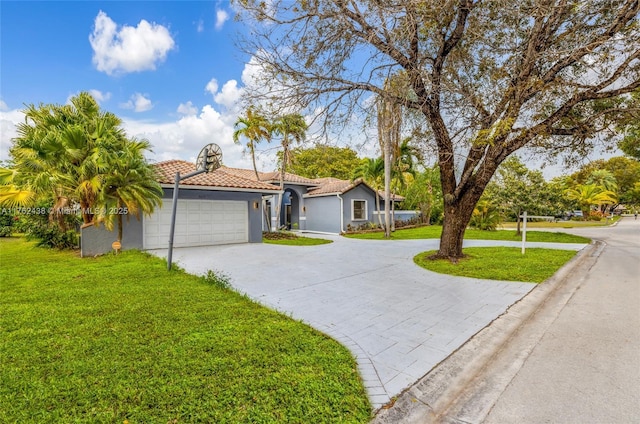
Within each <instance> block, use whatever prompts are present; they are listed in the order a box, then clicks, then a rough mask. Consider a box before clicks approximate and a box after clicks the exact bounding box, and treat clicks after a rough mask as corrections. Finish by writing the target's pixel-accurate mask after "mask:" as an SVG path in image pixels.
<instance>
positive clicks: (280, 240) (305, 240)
mask: <svg viewBox="0 0 640 424" xmlns="http://www.w3.org/2000/svg"><path fill="white" fill-rule="evenodd" d="M262 242H263V243H267V244H280V245H286V246H317V245H320V244H327V243H332V241H331V240H327V239H322V238H315V237H301V236H298V235H297V234H294V233H291V232H288V231H277V232H271V233H269V232H265V233H263V234H262Z"/></svg>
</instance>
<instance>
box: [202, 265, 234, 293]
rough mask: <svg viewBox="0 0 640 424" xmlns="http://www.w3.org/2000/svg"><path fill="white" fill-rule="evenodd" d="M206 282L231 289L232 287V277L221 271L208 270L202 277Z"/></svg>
mask: <svg viewBox="0 0 640 424" xmlns="http://www.w3.org/2000/svg"><path fill="white" fill-rule="evenodd" d="M202 279H203V280H204V282H205V283H207V284H210V285H212V286H215V287H218V288H221V289H224V290H229V289H231V277H229V276H228V275H227V274H225V273H223V272H220V271H212V270H208V271H207V275H205V276H204V277H202Z"/></svg>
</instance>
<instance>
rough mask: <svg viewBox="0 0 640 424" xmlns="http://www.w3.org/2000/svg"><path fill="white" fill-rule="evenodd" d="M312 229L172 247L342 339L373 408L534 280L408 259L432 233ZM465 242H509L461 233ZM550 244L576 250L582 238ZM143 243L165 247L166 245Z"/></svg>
mask: <svg viewBox="0 0 640 424" xmlns="http://www.w3.org/2000/svg"><path fill="white" fill-rule="evenodd" d="M322 237H324V238H330V239H332V240H333V241H334V242H333V243H331V244H325V245H320V246H278V245H268V244H242V245H226V246H211V247H197V248H180V249H175V250H174V254H173V257H174V261H175V262H177V263H178V264H179V266H181V267H182V268H184V269H185V270H186V271H187V272H190V273H193V274H205V273H206V272H207V270H216V271H221V272H224V273H226V274H227V275H229V276H230V277H231V280H232V281H231V283H232V285H233V286H234V287H235V288H236V289H237V290H238V291H240V292H242V293H246V294H247V295H248V296H249V297H251V298H253V299H255V300H256V301H258V302H260V303H262V304H264V305H267V306H270V307H272V308H275V309H277V310H279V311H282V312H284V313H286V314H289V315H291V316H292V317H293V318H295V319H300V320H303V321H304V322H306V323H308V324H310V325H311V326H313V327H315V328H317V329H319V330H320V331H323V332H325V333H326V334H328V335H330V336H332V337H333V338H335V339H336V340H338V341H340V342H341V343H343V344H344V345H345V346H347V347H348V348H349V349H350V350H351V352H352V353H353V354H354V356H355V357H356V359H357V361H358V364H359V368H360V372H361V375H362V378H363V380H364V383H365V386H366V388H367V391H368V393H369V397H370V399H371V402H372V405H373V407H374V408H376V409H377V408H379V407H381V406H382V405H384V404H386V403H388V402H389V401H390V399H391V398H392V397H394V396H396V395H398V394H399V393H401V392H402V391H403V390H404V389H406V388H407V387H409V386H410V385H412V384H413V383H414V382H416V381H417V380H418V379H420V378H421V377H422V376H424V375H425V374H426V373H428V372H429V370H431V369H432V368H433V367H434V366H435V365H437V364H438V363H439V362H441V361H442V360H444V359H445V358H446V357H448V356H449V355H450V354H451V353H452V352H454V351H455V350H456V349H458V348H459V347H460V346H461V345H462V344H463V343H465V342H466V341H467V340H468V339H469V338H470V337H471V336H473V335H474V334H476V333H477V332H478V331H480V330H481V329H482V328H484V327H485V326H487V325H488V324H489V323H491V322H492V321H493V320H494V319H496V318H497V317H498V316H500V315H501V314H503V313H504V312H505V310H506V309H507V308H509V306H511V305H512V304H513V303H514V302H516V301H518V300H519V299H521V298H522V297H523V296H524V295H526V294H527V293H529V291H530V290H531V289H532V288H533V287H535V285H534V284H530V283H518V282H499V281H489V280H477V279H470V278H462V277H453V276H448V275H442V274H435V273H432V272H429V271H426V270H424V269H422V268H420V267H418V266H417V265H415V264H414V263H413V257H414V256H415V255H416V254H418V253H420V252H422V251H425V250H430V249H435V248H437V245H438V240H397V241H369V240H355V239H348V238H344V237H339V236H322ZM466 245H467V246H495V245H512V246H519V243H509V242H499V241H498V242H496V241H470V242H469V243H468V244H466ZM528 246H529V247H536V246H541V247H547V246H550V245H549V244H545V243H542V244H537V243H529V244H528ZM554 247H559V248H564V249H572V250H579V249H581V248H583V247H584V245H581V244H574V245H568V244H562V245H556V246H554ZM151 253H154V254H156V255H158V256H161V257H166V253H167V252H166V250H157V251H152V252H151Z"/></svg>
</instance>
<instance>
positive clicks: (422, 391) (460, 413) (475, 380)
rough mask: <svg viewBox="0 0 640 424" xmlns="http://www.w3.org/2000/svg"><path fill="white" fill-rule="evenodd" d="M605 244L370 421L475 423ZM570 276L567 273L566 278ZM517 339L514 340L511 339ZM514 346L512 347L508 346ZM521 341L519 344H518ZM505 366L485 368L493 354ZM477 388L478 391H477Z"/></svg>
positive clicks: (579, 259)
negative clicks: (502, 361)
mask: <svg viewBox="0 0 640 424" xmlns="http://www.w3.org/2000/svg"><path fill="white" fill-rule="evenodd" d="M604 247H605V244H604V243H603V242H599V241H594V242H592V243H591V244H589V245H588V246H587V247H585V248H584V249H582V250H581V251H579V252H578V254H577V255H576V256H574V257H573V258H572V259H571V260H570V261H569V262H568V263H567V264H566V265H565V266H564V267H562V268H561V269H560V270H559V271H558V272H556V274H554V275H553V276H552V277H551V278H549V279H548V280H547V281H545V282H544V283H541V284H538V285H537V286H534V287H533V289H532V290H531V291H530V292H529V293H528V294H527V295H525V296H524V297H523V298H522V299H521V300H520V301H518V302H516V303H514V304H513V305H512V306H511V307H510V308H509V309H507V311H506V312H505V313H504V314H502V315H501V316H499V317H498V318H496V319H495V320H494V321H493V322H491V323H490V324H489V325H487V326H486V327H484V328H483V329H482V330H480V331H479V332H478V333H476V334H475V335H474V336H473V337H472V338H471V339H469V340H468V341H467V342H466V343H465V344H464V345H462V346H461V347H460V348H458V349H457V350H456V351H455V352H453V353H452V354H451V355H449V356H448V357H447V358H446V359H445V360H443V361H442V362H440V363H439V364H438V365H436V366H435V367H434V368H433V369H432V370H431V371H430V372H429V373H428V374H427V375H425V376H424V377H423V378H422V379H420V380H419V381H418V382H417V383H415V384H414V385H413V386H411V387H410V388H408V389H407V390H405V391H404V392H403V393H402V394H401V395H399V396H398V398H397V399H396V401H395V403H394V404H393V405H392V406H391V407H389V408H388V409H384V408H383V409H381V410H379V411H378V413H377V415H376V416H375V417H374V419H373V420H372V424H383V423H389V424H390V423H393V424H401V423H465V424H467V423H480V422H481V421H482V420H483V419H484V417H486V415H487V413H488V412H489V410H490V408H491V407H492V406H493V404H494V403H495V401H496V400H497V398H498V397H499V395H500V394H501V393H502V392H503V391H504V389H505V388H506V386H507V385H508V384H509V382H510V381H511V379H512V378H513V376H514V375H515V374H516V373H517V371H518V370H519V369H520V367H521V366H522V364H523V363H524V361H525V360H526V358H527V357H528V356H529V354H530V353H531V351H532V350H533V348H534V347H535V345H536V343H537V342H538V341H539V340H540V338H541V337H542V335H543V334H544V332H545V331H546V329H547V328H548V327H549V325H551V323H552V322H553V321H554V320H555V319H556V317H557V315H558V313H559V312H560V310H561V309H562V308H563V307H564V305H566V303H567V302H568V301H569V299H570V298H571V296H572V295H573V293H575V291H576V290H577V289H578V288H579V286H580V285H581V283H582V281H583V280H584V275H586V272H588V270H589V269H590V268H591V266H592V265H593V264H594V263H595V261H596V260H597V257H598V256H599V254H600V253H601V252H602V249H603V248H604ZM569 277H571V278H569ZM516 339H518V343H515V341H516ZM515 345H518V347H519V348H518V349H517V350H516V349H513V348H511V347H512V346H515ZM523 346H524V348H523ZM505 355H507V356H508V357H509V358H510V360H509V361H508V363H509V364H510V366H509V367H508V368H506V369H501V370H500V371H499V372H493V373H487V372H486V371H487V370H488V369H489V368H490V367H491V365H492V363H494V362H496V361H497V359H498V357H501V358H504V356H505ZM479 389H482V390H479Z"/></svg>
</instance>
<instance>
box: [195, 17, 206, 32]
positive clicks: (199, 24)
mask: <svg viewBox="0 0 640 424" xmlns="http://www.w3.org/2000/svg"><path fill="white" fill-rule="evenodd" d="M196 31H198V32H202V31H204V21H203V20H202V19H200V20H199V21H198V22H196Z"/></svg>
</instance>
